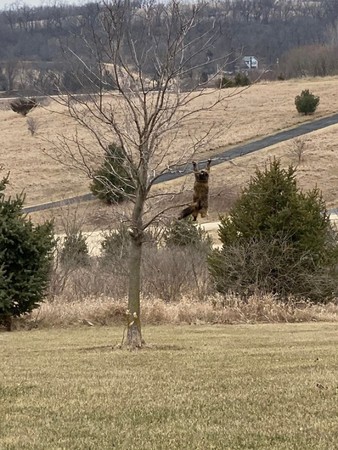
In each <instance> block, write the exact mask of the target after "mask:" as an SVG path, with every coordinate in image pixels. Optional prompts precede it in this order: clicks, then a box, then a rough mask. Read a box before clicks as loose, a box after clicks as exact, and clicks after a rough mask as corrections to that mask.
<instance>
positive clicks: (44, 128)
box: [0, 77, 338, 212]
mask: <svg viewBox="0 0 338 450" xmlns="http://www.w3.org/2000/svg"><path fill="white" fill-rule="evenodd" d="M337 82H338V78H337V77H332V78H318V79H302V80H290V81H283V82H270V83H259V84H257V85H254V86H252V87H250V88H249V89H246V90H244V91H242V92H238V95H235V96H233V97H231V98H229V99H225V102H224V104H223V105H222V107H220V106H219V107H217V108H216V109H215V110H214V111H213V113H209V114H207V115H205V114H204V115H203V114H200V115H199V116H197V117H195V118H194V119H192V120H190V121H189V122H186V123H185V125H184V127H182V130H180V132H179V134H178V136H177V139H176V140H175V142H174V145H173V146H172V147H173V148H172V157H173V158H172V159H173V160H174V159H175V155H177V154H182V152H183V151H184V150H186V148H187V146H189V144H190V143H191V142H192V141H193V139H194V138H197V137H198V136H199V133H203V130H205V129H206V128H207V127H208V126H210V124H211V123H213V122H215V123H216V125H217V126H216V128H217V132H218V133H217V136H216V137H215V139H214V140H213V141H212V142H208V143H207V144H206V145H205V147H204V148H203V151H202V152H201V153H200V155H199V159H204V158H205V157H206V155H210V154H215V152H218V151H219V150H221V149H225V148H227V147H228V146H231V145H234V144H238V143H241V142H246V141H248V140H252V139H255V138H257V137H262V136H266V135H268V134H273V133H275V132H277V131H279V130H282V129H285V128H288V127H292V126H295V125H297V124H299V123H301V122H304V121H308V120H312V119H314V118H318V117H321V116H325V115H329V114H332V113H335V112H336V111H337V110H338V94H337V89H336V86H337ZM303 89H310V91H312V92H313V93H314V94H316V95H319V96H320V105H319V107H318V111H317V112H316V113H315V115H314V116H312V117H305V116H300V115H299V114H298V113H297V111H296V109H295V106H294V98H295V96H296V95H297V94H299V93H300V92H301V90H303ZM229 93H231V94H232V93H233V90H222V91H221V95H224V96H227V95H228V94H229ZM216 95H220V91H218V92H216V93H214V94H212V96H211V99H212V98H215V96H216ZM213 96H214V97H213ZM209 101H210V100H209ZM198 102H199V103H198V104H197V106H201V104H200V103H201V99H199V100H198ZM64 113H65V110H64V109H62V107H61V106H59V105H57V104H54V102H53V101H52V102H51V103H50V104H49V106H47V107H43V108H42V107H40V108H37V109H36V110H34V111H32V112H31V113H30V114H29V117H31V118H33V119H34V121H35V122H36V123H37V124H38V129H37V133H36V134H35V135H33V136H31V134H30V132H29V131H28V127H27V119H26V118H23V117H21V116H19V115H17V114H15V113H14V112H12V111H11V110H8V109H6V108H5V105H3V104H2V109H1V110H0V133H1V136H2V148H1V156H0V164H1V165H2V166H3V167H4V170H10V172H11V182H10V187H9V193H11V194H13V193H17V192H20V191H21V190H25V192H26V204H27V205H32V204H37V203H42V202H48V201H51V200H58V199H62V198H65V197H68V196H73V195H77V194H81V193H85V192H87V191H88V180H87V178H86V177H85V175H84V174H82V173H81V172H79V171H77V170H75V169H71V168H69V167H65V166H63V165H61V164H60V163H58V162H56V161H54V160H53V159H51V158H50V157H49V156H47V155H46V152H47V153H49V154H51V153H53V147H54V144H55V142H57V139H58V137H59V136H60V135H66V136H68V137H70V136H73V135H74V134H75V132H76V131H77V132H78V133H79V136H80V137H81V136H82V137H83V139H85V140H86V139H88V136H86V135H85V134H83V135H81V133H83V132H82V131H81V130H80V129H79V128H77V127H76V124H75V123H74V121H72V120H71V119H70V118H69V117H67V114H64ZM337 132H338V127H336V126H332V127H330V128H327V129H325V130H324V131H318V132H315V133H311V134H308V135H306V136H305V137H304V140H305V144H306V145H305V147H306V149H305V153H304V161H303V162H302V164H301V165H300V169H299V180H300V184H301V186H302V187H304V188H309V187H313V186H315V185H316V184H317V185H318V186H319V187H320V188H321V189H322V190H323V194H324V197H325V199H326V200H327V202H328V204H329V205H330V206H331V205H332V206H333V205H336V204H337V202H338V198H337V188H338V156H337V153H338V152H337V150H336V148H335V143H336V136H337ZM53 142H54V144H53ZM93 145H94V144H93ZM292 147H293V144H292V142H288V143H284V144H282V145H278V146H274V147H273V148H269V149H266V150H263V151H261V152H259V153H256V154H253V155H251V156H247V157H242V158H240V159H238V160H236V164H237V165H236V166H234V165H230V164H229V163H225V164H224V165H222V166H218V167H217V168H215V169H214V176H213V179H212V189H213V195H214V196H215V197H219V196H220V195H223V193H225V196H230V197H231V196H232V195H233V193H234V192H235V193H236V192H237V191H238V189H239V188H241V187H242V186H243V185H244V184H245V183H246V181H247V179H248V178H249V176H250V175H251V174H252V172H253V170H254V168H255V167H256V166H259V167H261V166H262V165H263V164H264V162H265V161H266V160H267V159H268V158H269V157H270V156H272V155H276V156H282V157H283V159H284V160H285V162H286V163H287V162H290V161H293V162H295V160H296V159H297V157H296V156H295V155H294V153H293V152H292ZM94 151H95V149H94ZM169 159H170V158H169ZM189 182H190V181H189V180H188V183H189ZM175 183H176V184H177V183H179V185H180V186H182V180H179V181H176V182H174V183H173V185H175ZM186 186H189V184H187V185H186ZM163 188H165V189H167V186H163ZM161 189H162V188H161ZM220 193H221V194H220ZM222 204H223V203H222V202H221V205H222ZM221 208H222V206H221ZM214 209H215V210H216V212H218V211H217V207H215V208H214Z"/></svg>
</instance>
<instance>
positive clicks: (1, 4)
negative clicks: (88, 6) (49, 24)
mask: <svg viewBox="0 0 338 450" xmlns="http://www.w3.org/2000/svg"><path fill="white" fill-rule="evenodd" d="M53 3H63V4H67V3H68V4H77V3H85V1H78V0H60V1H58V0H0V10H3V9H6V8H8V7H9V6H11V5H19V6H20V5H23V4H25V5H28V6H41V5H48V4H53Z"/></svg>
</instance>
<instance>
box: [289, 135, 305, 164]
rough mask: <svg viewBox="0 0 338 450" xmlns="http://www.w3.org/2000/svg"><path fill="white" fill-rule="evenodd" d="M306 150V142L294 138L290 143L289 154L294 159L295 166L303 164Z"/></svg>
mask: <svg viewBox="0 0 338 450" xmlns="http://www.w3.org/2000/svg"><path fill="white" fill-rule="evenodd" d="M306 150H307V147H306V141H305V140H304V139H302V138H296V139H293V140H292V141H291V144H290V153H291V155H292V156H293V157H294V158H295V160H296V164H297V166H299V165H300V164H301V163H302V162H304V153H305V152H306Z"/></svg>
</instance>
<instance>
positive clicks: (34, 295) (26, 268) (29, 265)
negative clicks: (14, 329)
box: [0, 176, 54, 330]
mask: <svg viewBox="0 0 338 450" xmlns="http://www.w3.org/2000/svg"><path fill="white" fill-rule="evenodd" d="M7 183H8V176H7V177H5V178H3V179H2V180H1V181H0V324H2V325H5V326H6V328H7V329H8V330H10V328H11V318H12V317H19V316H20V315H22V314H25V313H29V312H31V311H32V310H33V309H34V308H36V307H37V306H38V305H39V303H40V302H41V301H42V300H43V296H44V293H45V289H46V287H47V285H48V278H49V272H50V266H51V260H52V251H53V248H54V237H53V225H52V223H51V222H47V223H45V224H43V225H37V226H34V225H33V224H32V222H31V221H30V220H28V219H27V218H26V216H25V215H24V214H23V212H22V207H23V203H24V197H23V196H22V195H20V196H17V197H16V198H10V197H9V198H6V197H5V188H6V185H7Z"/></svg>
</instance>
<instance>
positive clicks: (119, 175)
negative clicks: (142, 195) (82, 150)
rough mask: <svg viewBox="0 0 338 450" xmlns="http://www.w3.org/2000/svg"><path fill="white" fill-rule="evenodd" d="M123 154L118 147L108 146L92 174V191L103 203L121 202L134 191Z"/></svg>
mask: <svg viewBox="0 0 338 450" xmlns="http://www.w3.org/2000/svg"><path fill="white" fill-rule="evenodd" d="M125 158H126V157H125V155H124V153H123V151H122V149H121V148H120V147H118V146H117V145H115V144H111V145H110V146H109V147H108V150H107V153H106V155H105V158H104V161H103V164H102V166H101V167H100V168H99V169H98V170H97V171H96V173H95V174H94V179H93V182H92V184H91V185H90V189H91V191H92V193H93V194H94V195H95V196H96V197H97V198H99V199H100V200H103V201H104V202H105V203H108V204H111V203H118V202H122V201H123V200H125V199H126V198H127V197H128V194H132V193H133V192H134V191H135V187H134V184H133V182H132V177H131V176H130V174H128V171H127V168H126V159H125Z"/></svg>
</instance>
